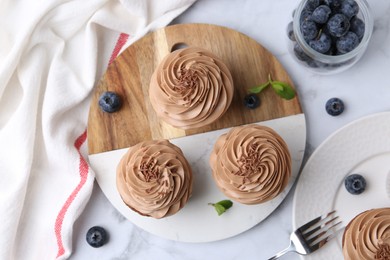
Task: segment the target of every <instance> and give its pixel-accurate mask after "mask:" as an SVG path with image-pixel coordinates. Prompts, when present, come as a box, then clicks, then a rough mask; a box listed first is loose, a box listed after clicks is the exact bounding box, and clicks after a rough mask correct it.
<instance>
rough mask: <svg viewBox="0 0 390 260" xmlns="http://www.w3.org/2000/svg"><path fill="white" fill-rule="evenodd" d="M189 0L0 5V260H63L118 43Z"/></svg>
mask: <svg viewBox="0 0 390 260" xmlns="http://www.w3.org/2000/svg"><path fill="white" fill-rule="evenodd" d="M194 1H195V0H164V1H162V0H88V1H80V0H38V1H30V0H2V1H1V2H0V234H1V235H0V259H54V258H57V259H65V258H68V257H69V256H70V255H71V253H72V228H73V224H74V221H75V220H76V219H77V217H78V216H79V215H80V214H81V212H82V211H83V209H84V207H85V205H86V203H87V202H88V199H89V197H90V195H91V191H92V187H93V181H94V173H93V170H91V169H90V168H89V166H88V163H87V161H86V159H85V158H86V154H87V152H86V146H85V141H86V138H87V134H86V125H87V116H88V109H89V101H90V96H91V93H92V91H93V88H94V86H95V84H96V82H97V80H98V79H99V78H100V77H101V76H102V74H103V72H104V70H105V69H106V67H107V65H108V63H109V62H111V61H112V60H113V59H114V58H115V57H116V55H118V53H119V52H120V50H121V49H122V47H123V46H124V45H125V46H127V45H128V44H130V43H132V42H134V41H135V40H136V39H138V38H139V37H141V36H143V35H144V34H145V33H147V32H148V31H149V30H154V29H156V28H158V27H163V26H165V25H167V24H168V23H169V22H170V21H171V20H172V19H173V18H175V17H176V16H178V15H179V14H180V13H182V12H183V11H184V10H185V9H186V8H188V7H189V6H190V5H191V4H192V3H193V2H194Z"/></svg>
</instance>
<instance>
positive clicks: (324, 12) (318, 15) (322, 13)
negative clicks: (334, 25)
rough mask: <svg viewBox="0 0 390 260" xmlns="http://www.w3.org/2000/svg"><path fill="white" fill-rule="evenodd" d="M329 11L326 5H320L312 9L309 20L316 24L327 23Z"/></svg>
mask: <svg viewBox="0 0 390 260" xmlns="http://www.w3.org/2000/svg"><path fill="white" fill-rule="evenodd" d="M331 12H332V11H331V10H330V8H329V6H327V5H320V6H318V7H317V8H316V9H314V11H313V14H312V15H311V20H313V21H314V22H316V23H318V24H324V23H326V22H327V21H328V19H329V15H330V14H331Z"/></svg>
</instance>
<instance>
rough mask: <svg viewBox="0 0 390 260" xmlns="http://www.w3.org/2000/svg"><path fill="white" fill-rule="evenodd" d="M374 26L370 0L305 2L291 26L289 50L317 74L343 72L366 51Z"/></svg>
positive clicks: (301, 3) (307, 0)
mask: <svg viewBox="0 0 390 260" xmlns="http://www.w3.org/2000/svg"><path fill="white" fill-rule="evenodd" d="M373 23H374V22H373V18H372V15H371V12H370V8H369V6H368V3H367V2H366V0H302V1H301V2H300V4H299V5H298V7H297V9H296V10H295V11H294V13H293V20H292V21H291V22H290V23H289V25H288V26H287V35H288V38H289V49H290V51H291V53H292V54H293V56H294V57H295V59H296V60H297V61H298V62H299V63H301V64H303V65H304V66H306V67H308V68H310V69H311V70H313V71H316V72H318V73H321V74H331V73H336V72H341V71H344V70H346V69H347V68H349V67H351V66H352V65H354V64H355V63H356V62H357V61H358V60H359V59H360V58H361V56H362V55H363V53H364V52H365V50H366V48H367V45H368V42H369V41H370V38H371V35H372V30H373Z"/></svg>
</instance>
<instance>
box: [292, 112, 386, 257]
mask: <svg viewBox="0 0 390 260" xmlns="http://www.w3.org/2000/svg"><path fill="white" fill-rule="evenodd" d="M352 173H360V174H361V175H363V176H364V177H365V179H366V181H367V188H366V190H365V191H364V193H362V194H360V195H351V194H349V193H348V192H347V191H346V189H345V187H344V178H345V177H346V176H348V175H349V174H352ZM389 173H390V113H389V112H386V113H380V114H375V115H371V116H368V117H364V118H362V119H359V120H357V121H354V122H352V123H350V124H348V125H347V126H345V127H343V128H341V129H340V130H338V131H337V132H335V133H334V134H333V135H331V136H330V137H329V138H327V140H325V141H324V142H323V143H322V144H321V145H320V146H319V147H318V149H317V150H316V151H315V152H314V153H313V155H312V156H311V157H310V159H309V160H308V162H307V163H306V165H305V167H304V169H303V171H302V173H301V176H300V177H299V180H298V183H297V187H296V190H295V195H294V202H293V226H294V229H295V228H297V227H299V226H301V225H302V224H304V223H305V222H307V221H308V220H310V219H313V218H314V217H316V216H319V215H321V214H323V213H326V212H328V211H330V210H333V209H335V210H336V211H337V213H338V215H339V216H340V218H341V220H342V221H343V225H344V226H346V225H347V224H348V222H349V221H350V220H351V219H352V218H353V217H354V216H356V215H357V214H358V213H360V212H363V211H365V210H368V209H372V208H380V207H388V206H390V195H389V194H388V192H389V191H388V188H387V184H386V183H387V182H388V181H389V180H388V178H390V177H389ZM341 237H342V232H340V234H339V236H338V238H337V239H334V240H332V241H331V242H329V243H328V244H327V245H326V246H324V247H323V248H322V249H320V250H318V251H317V252H315V253H313V254H312V255H310V256H305V257H302V258H303V259H316V260H322V259H323V260H331V259H343V256H342V249H341Z"/></svg>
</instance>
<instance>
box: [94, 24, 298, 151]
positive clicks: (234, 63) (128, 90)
mask: <svg viewBox="0 0 390 260" xmlns="http://www.w3.org/2000/svg"><path fill="white" fill-rule="evenodd" d="M182 44H184V45H187V46H198V47H201V48H204V49H207V50H209V51H211V52H212V53H214V54H215V55H217V56H218V57H220V58H221V59H222V60H223V61H224V62H225V64H226V65H227V66H228V68H229V69H230V71H231V74H232V77H233V81H234V87H235V93H234V97H233V101H232V104H231V105H230V107H229V109H228V111H227V112H226V113H225V115H223V116H222V117H221V118H220V119H218V120H217V121H216V122H214V123H212V124H210V125H208V126H205V127H201V128H197V129H191V130H182V129H177V128H174V127H172V126H170V125H168V124H167V123H165V122H164V121H162V120H161V119H159V118H158V117H157V115H156V113H155V112H154V110H153V108H152V106H151V104H150V101H149V95H148V89H149V83H150V78H151V75H152V73H153V71H154V70H155V68H156V67H157V66H158V64H159V63H160V62H161V60H162V59H163V58H164V57H165V56H166V55H167V54H169V53H170V52H171V51H172V50H174V49H175V48H176V47H177V46H178V45H182ZM268 74H271V76H272V78H273V79H274V80H279V81H284V82H287V83H289V84H290V85H291V86H293V82H292V81H291V79H290V77H289V76H288V74H287V72H286V71H285V70H284V68H283V66H282V65H281V64H280V63H279V62H278V60H277V59H276V58H275V57H274V56H273V55H272V54H271V53H270V52H269V51H267V50H266V49H265V48H264V47H262V46H261V45H260V44H259V43H257V42H256V41H254V40H253V39H251V38H249V37H248V36H246V35H244V34H241V33H239V32H237V31H234V30H232V29H228V28H225V27H220V26H216V25H208V24H180V25H173V26H169V27H166V28H163V29H160V30H157V31H155V32H152V33H150V34H148V35H146V36H145V37H143V38H141V39H140V40H138V41H137V42H135V43H134V44H132V45H131V46H130V47H128V48H127V49H126V50H125V51H123V53H122V54H121V55H120V56H118V57H117V58H116V59H115V60H114V61H113V62H112V63H111V64H110V65H109V67H108V68H107V71H106V73H105V74H104V76H103V78H102V79H101V80H100V82H99V83H98V85H97V86H96V88H95V92H94V94H93V98H92V103H91V106H90V111H89V119H88V130H87V131H88V148H89V154H97V153H102V152H106V151H112V150H116V149H120V148H126V147H130V146H132V145H135V144H136V143H138V142H140V141H144V140H151V139H161V138H164V139H173V138H177V137H183V136H189V135H193V134H198V133H205V132H209V131H213V130H217V129H223V128H227V127H233V126H237V125H243V124H248V123H254V122H261V121H265V120H270V119H276V118H282V117H286V116H290V115H296V114H301V113H302V110H301V106H300V104H299V100H298V97H295V98H294V99H292V100H289V101H287V100H284V99H282V98H280V97H279V96H278V95H276V93H275V92H274V91H273V90H272V89H271V88H267V89H266V90H264V91H263V92H262V93H261V94H260V99H261V105H260V107H259V108H257V109H254V110H250V109H247V108H246V107H245V106H244V102H243V100H244V96H245V95H246V94H248V89H249V88H250V87H253V86H256V85H259V84H262V83H264V82H266V81H267V80H268ZM105 91H114V92H116V93H118V94H119V95H120V96H121V98H122V101H123V106H122V108H121V109H120V110H119V111H118V112H115V113H111V114H110V113H105V112H102V110H101V109H100V107H99V104H98V99H99V97H100V95H101V94H102V93H103V92H105Z"/></svg>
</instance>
